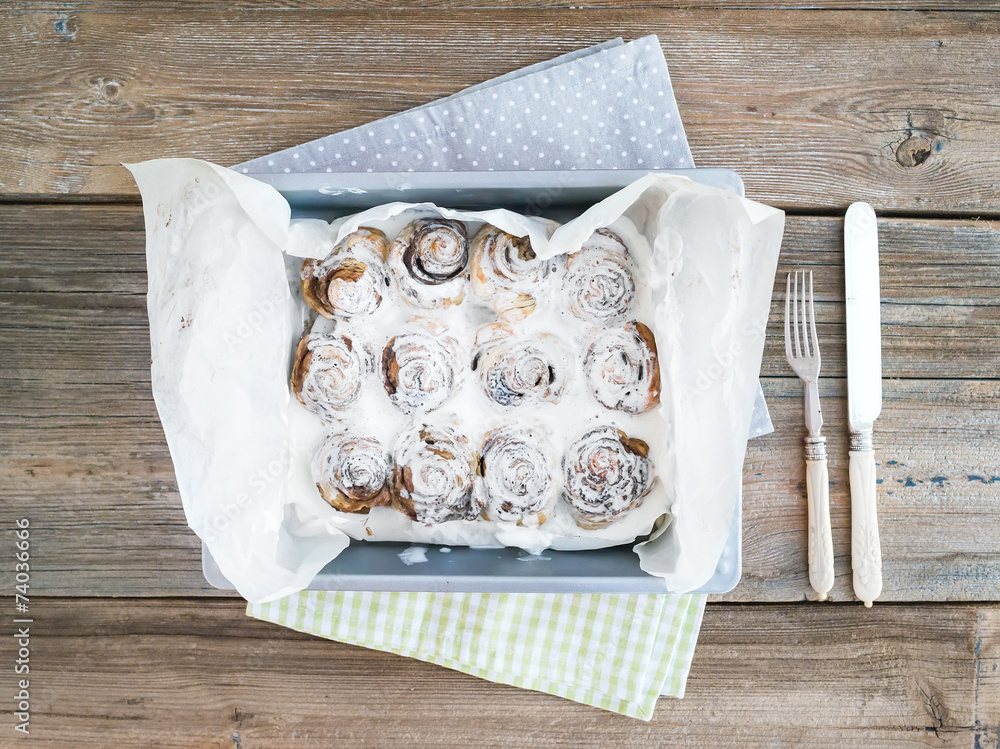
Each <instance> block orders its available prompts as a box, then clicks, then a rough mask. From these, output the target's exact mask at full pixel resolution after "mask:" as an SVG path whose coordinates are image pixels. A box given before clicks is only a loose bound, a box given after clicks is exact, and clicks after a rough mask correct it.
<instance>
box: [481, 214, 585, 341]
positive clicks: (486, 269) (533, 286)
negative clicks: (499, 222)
mask: <svg viewBox="0 0 1000 749" xmlns="http://www.w3.org/2000/svg"><path fill="white" fill-rule="evenodd" d="M564 262H565V257H563V256H560V257H557V258H551V259H549V260H541V259H539V258H538V257H537V256H536V255H535V251H534V249H532V247H531V240H530V239H529V238H528V237H526V236H525V237H515V236H514V235H512V234H507V233H506V232H503V231H501V230H500V229H498V228H497V227H495V226H492V225H491V224H486V225H485V226H483V227H482V228H481V229H480V230H479V231H478V232H476V236H475V237H473V238H472V255H471V258H470V260H469V268H470V272H471V279H472V293H473V294H475V295H476V296H477V297H479V298H480V299H482V300H483V301H486V302H488V303H490V304H492V305H493V308H494V309H495V310H496V313H497V314H498V315H499V316H500V317H501V318H503V319H504V320H508V321H513V320H521V319H524V318H525V317H527V316H528V315H530V314H531V313H532V312H534V311H535V306H536V303H537V297H538V295H539V293H540V292H542V291H543V284H544V283H545V282H546V280H547V279H549V278H550V277H551V276H553V275H554V274H556V273H557V272H558V270H559V269H560V267H562V264H563V263H564Z"/></svg>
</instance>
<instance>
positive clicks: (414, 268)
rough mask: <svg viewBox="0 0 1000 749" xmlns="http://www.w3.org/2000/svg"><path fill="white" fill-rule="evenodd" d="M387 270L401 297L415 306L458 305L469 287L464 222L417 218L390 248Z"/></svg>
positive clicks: (443, 307)
mask: <svg viewBox="0 0 1000 749" xmlns="http://www.w3.org/2000/svg"><path fill="white" fill-rule="evenodd" d="M389 272H390V273H391V275H392V278H393V280H394V281H395V283H396V288H397V289H398V290H399V296H400V298H401V299H402V300H403V301H404V302H407V303H409V304H412V305H413V306H414V307H421V308H423V309H445V308H447V307H450V306H452V305H456V304H461V303H462V300H463V299H464V298H465V292H466V290H467V288H468V286H469V235H468V233H467V231H466V229H465V224H463V223H462V222H461V221H451V220H449V219H444V218H422V219H417V220H416V221H413V222H411V223H409V224H407V225H406V226H405V227H403V230H402V231H401V232H400V233H399V235H398V236H397V237H396V239H394V240H393V242H392V246H391V247H390V248H389Z"/></svg>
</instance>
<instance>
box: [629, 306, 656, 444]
mask: <svg viewBox="0 0 1000 749" xmlns="http://www.w3.org/2000/svg"><path fill="white" fill-rule="evenodd" d="M632 324H633V325H634V326H635V330H636V333H638V334H639V338H641V339H642V340H643V342H644V343H645V344H646V345H647V346H648V347H649V350H650V352H651V353H652V354H653V371H652V374H651V376H650V378H649V382H650V385H649V397H650V404H649V407H648V408H647V409H646V410H647V411H648V410H649V409H650V408H653V407H654V406H656V405H657V404H658V403H659V402H660V356H659V354H658V353H657V351H656V338H654V337H653V331H652V330H650V329H649V328H648V327H647V326H646V325H645V324H644V323H641V322H639V321H638V320H634V321H633V322H632ZM639 441H640V442H642V440H639ZM643 444H644V445H645V444H646V443H645V442H643ZM646 450H647V451H648V450H649V448H648V447H647V448H646ZM642 457H646V456H645V455H643V456H642Z"/></svg>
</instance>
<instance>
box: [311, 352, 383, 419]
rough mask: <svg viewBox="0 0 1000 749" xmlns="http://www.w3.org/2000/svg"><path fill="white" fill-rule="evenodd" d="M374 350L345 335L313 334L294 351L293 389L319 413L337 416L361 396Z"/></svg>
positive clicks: (371, 366) (326, 415)
mask: <svg viewBox="0 0 1000 749" xmlns="http://www.w3.org/2000/svg"><path fill="white" fill-rule="evenodd" d="M373 364H374V363H373V361H372V356H371V353H370V352H369V351H368V350H367V349H366V348H365V347H364V346H363V345H361V344H360V343H358V342H356V341H354V340H353V339H351V338H350V337H349V336H346V335H336V334H335V333H310V334H309V335H307V336H306V337H305V338H303V339H302V340H301V341H299V345H298V348H297V349H296V350H295V364H294V366H293V367H292V392H293V393H295V397H296V398H298V399H299V402H300V403H301V404H302V405H304V406H305V407H306V408H308V409H309V410H310V411H312V412H313V413H315V414H318V415H319V416H322V417H324V418H334V417H336V415H337V412H338V411H342V410H343V409H345V408H347V407H348V406H350V405H351V404H352V403H354V402H355V401H356V400H357V399H358V398H359V397H360V396H361V389H362V388H363V387H364V380H365V377H367V376H368V374H369V373H370V372H371V371H372V370H373V368H374V366H373Z"/></svg>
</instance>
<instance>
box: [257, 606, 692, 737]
mask: <svg viewBox="0 0 1000 749" xmlns="http://www.w3.org/2000/svg"><path fill="white" fill-rule="evenodd" d="M705 598H706V597H705V596H704V595H683V596H673V595H670V596H668V595H649V594H641V595H635V594H634V595H619V594H599V595H598V594H586V595H581V594H564V595H561V594H553V593H547V594H528V593H354V592H325V591H302V592H300V593H296V594H293V595H291V596H288V597H286V598H282V599H279V600H277V601H272V602H271V603H263V604H250V605H249V606H248V607H247V614H248V615H249V616H253V617H256V618H257V619H263V620H265V621H269V622H274V623H276V624H281V625H284V626H286V627H290V628H292V629H295V630H298V631H300V632H308V633H310V634H314V635H318V636H320V637H326V638H329V639H331V640H339V641H341V642H347V643H351V644H354V645H361V646H363V647H366V648H373V649H375V650H384V651H386V652H389V653H397V654H399V655H405V656H409V657H410V658H417V659H419V660H422V661H428V662H430V663H436V664H438V665H440V666H446V667H448V668H453V669H455V670H457V671H462V672H464V673H467V674H472V675H474V676H478V677H480V678H483V679H488V680H489V681H496V682H501V683H504V684H512V685H514V686H517V687H522V688H524V689H534V690H537V691H539V692H548V693H549V694H554V695H558V696H560V697H565V698H567V699H570V700H575V701H576V702H582V703H584V704H587V705H593V706H595V707H600V708H604V709H605V710H613V711H614V712H618V713H622V714H624V715H629V716H631V717H633V718H641V719H642V720H649V719H650V718H651V717H652V716H653V708H654V707H655V706H656V700H657V698H658V697H659V696H660V695H661V694H663V695H667V696H671V697H683V696H684V684H685V682H686V681H687V675H688V669H689V668H690V666H691V658H692V656H693V655H694V646H695V641H696V640H697V639H698V630H699V628H700V627H701V617H702V614H703V613H704V611H705Z"/></svg>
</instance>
